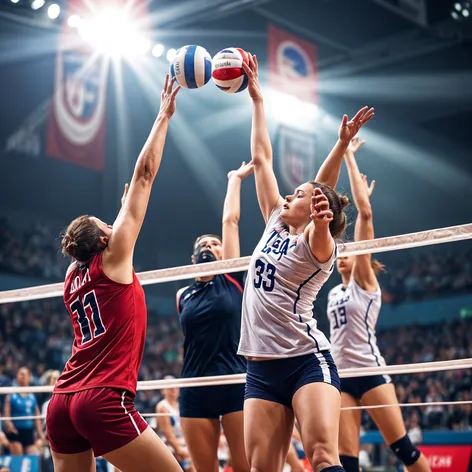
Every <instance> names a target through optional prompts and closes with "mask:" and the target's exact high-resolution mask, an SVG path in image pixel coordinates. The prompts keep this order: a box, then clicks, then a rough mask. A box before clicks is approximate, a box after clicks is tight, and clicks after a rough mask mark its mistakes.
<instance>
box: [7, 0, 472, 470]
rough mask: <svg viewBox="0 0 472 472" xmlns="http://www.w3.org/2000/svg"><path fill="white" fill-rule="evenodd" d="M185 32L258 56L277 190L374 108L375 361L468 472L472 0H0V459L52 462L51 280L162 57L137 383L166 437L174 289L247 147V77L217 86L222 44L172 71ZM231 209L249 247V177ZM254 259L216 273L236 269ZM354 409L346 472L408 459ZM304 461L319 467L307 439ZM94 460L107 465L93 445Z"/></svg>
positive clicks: (64, 341) (446, 465)
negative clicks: (164, 120)
mask: <svg viewBox="0 0 472 472" xmlns="http://www.w3.org/2000/svg"><path fill="white" fill-rule="evenodd" d="M187 45H198V46H201V47H202V48H204V49H205V50H206V52H207V53H208V54H209V56H210V59H209V60H210V62H211V58H214V57H215V56H216V55H217V54H218V52H219V51H223V55H221V56H220V55H219V56H218V57H222V58H223V59H224V58H225V57H226V56H224V51H225V50H227V51H230V52H231V51H242V53H241V54H243V53H244V51H246V52H249V53H250V54H252V55H253V56H256V57H257V62H258V64H259V79H260V83H261V88H262V92H263V94H264V105H265V112H266V117H267V124H268V128H269V134H270V138H271V142H272V146H273V166H274V171H275V174H276V176H277V179H278V182H279V189H280V193H281V195H282V196H285V195H286V194H291V193H292V192H293V189H294V188H295V187H296V186H297V185H300V184H301V183H303V182H306V181H309V180H311V179H314V178H315V175H316V173H317V171H318V169H319V168H320V166H321V164H322V163H323V161H324V159H325V157H326V156H327V155H328V154H329V152H330V150H331V148H332V146H333V145H334V144H335V143H336V140H337V136H338V128H339V124H340V123H341V120H342V117H343V115H344V114H346V115H348V116H349V117H350V118H351V117H353V116H354V115H355V114H356V112H357V110H359V109H361V108H362V107H364V106H368V107H374V108H375V117H374V118H373V119H372V120H371V121H369V123H368V125H366V126H365V127H363V128H362V129H361V130H360V132H359V137H360V139H362V140H365V145H364V146H363V148H362V150H360V151H359V153H358V154H357V153H356V159H357V158H358V159H357V162H358V165H359V168H360V171H361V172H362V173H363V174H366V175H367V177H368V179H369V181H370V180H375V182H376V184H375V191H374V192H373V194H372V197H371V206H372V215H373V222H374V226H375V238H376V239H375V240H374V243H378V244H376V245H372V244H371V245H370V246H368V251H367V252H372V253H373V254H374V255H375V258H376V259H379V260H380V261H381V262H382V263H383V264H384V265H385V271H384V272H382V273H381V274H380V275H379V278H378V280H379V284H380V287H381V290H382V308H381V310H380V315H379V319H378V322H377V344H378V347H379V349H380V352H381V353H382V355H383V356H384V358H385V362H386V365H387V366H388V368H387V367H379V368H380V369H384V370H385V369H387V370H385V371H382V372H380V373H381V374H382V375H383V374H389V373H390V375H391V377H392V379H393V383H394V385H395V390H396V395H397V398H398V402H399V403H400V404H401V413H402V416H403V420H404V423H405V426H406V429H407V431H408V434H409V437H410V439H411V442H412V443H413V444H414V445H415V447H418V448H419V450H421V451H422V453H423V454H424V456H425V457H426V458H427V460H428V462H429V465H430V470H431V471H433V472H439V471H441V472H445V471H453V472H470V471H472V371H471V370H470V369H471V367H472V334H471V333H472V245H471V243H470V239H471V238H472V205H471V189H472V154H471V148H472V133H471V123H472V2H469V1H467V0H291V1H286V0H181V1H175V0H96V1H95V0H94V1H85V0H0V179H1V184H0V423H1V429H0V439H1V442H0V472H8V471H10V472H23V471H26V470H27V471H30V472H40V471H42V472H49V471H53V470H54V468H53V463H52V459H51V451H50V449H49V445H48V438H47V435H46V427H45V419H44V415H45V413H46V411H45V409H42V406H43V405H44V403H45V402H47V401H48V400H49V399H50V398H51V391H52V385H53V384H54V381H55V379H56V378H57V377H56V374H57V375H58V374H59V373H60V372H62V370H63V369H64V366H65V364H66V363H67V361H68V359H69V357H70V355H71V346H72V343H73V336H74V334H73V330H72V325H71V322H70V318H69V315H68V313H67V310H66V309H65V307H64V302H63V300H62V292H61V287H62V286H61V285H58V284H61V283H62V282H63V281H64V277H65V274H66V270H67V268H68V266H69V264H70V258H68V257H65V256H64V255H63V254H62V253H61V234H62V231H63V230H64V228H66V227H67V225H68V224H69V223H70V222H71V221H72V220H73V219H74V218H76V217H77V216H79V215H95V216H97V217H98V218H100V219H101V220H102V221H104V222H107V223H109V224H110V225H111V224H113V221H114V220H115V218H116V215H117V214H118V212H119V211H120V207H121V198H122V195H123V187H124V185H125V183H127V182H130V179H131V176H132V174H133V169H134V167H135V163H136V160H137V158H138V156H139V154H140V151H141V148H142V147H143V144H144V143H145V142H146V139H147V136H148V135H149V132H150V130H151V128H152V126H153V123H154V120H155V119H156V116H157V114H158V112H159V107H160V101H161V90H162V87H163V84H164V80H165V75H166V73H168V72H169V71H170V70H171V69H172V74H175V75H177V82H178V83H180V84H181V85H182V89H181V90H180V91H179V93H178V96H177V98H176V108H177V109H176V112H175V116H173V117H172V119H171V120H170V123H169V130H168V136H167V139H166V143H165V149H164V153H163V157H162V163H161V165H160V168H159V172H158V175H157V177H156V179H155V183H154V185H153V190H152V194H151V198H150V201H149V206H148V209H147V213H146V218H145V221H144V224H143V226H142V229H141V232H140V237H139V239H138V241H137V243H136V248H135V251H134V269H135V271H136V273H138V274H139V273H142V272H146V275H145V278H144V279H143V280H145V282H144V283H145V286H144V289H145V294H146V303H147V309H148V325H147V334H146V342H145V347H144V357H143V361H142V364H141V368H140V371H139V379H138V380H139V381H140V382H142V381H144V382H151V383H150V384H146V385H148V386H149V385H150V386H151V387H149V389H141V388H139V385H145V384H138V392H137V395H136V399H135V404H136V409H137V410H138V411H139V412H140V413H141V414H142V415H143V416H144V417H145V419H147V421H148V422H149V424H150V426H151V427H152V428H153V429H155V431H156V432H157V433H158V434H159V435H161V436H162V434H163V433H162V431H161V430H160V428H159V425H158V419H159V416H156V413H157V409H156V406H157V404H158V403H159V402H160V401H161V400H162V398H163V397H162V392H161V389H162V388H164V387H169V386H170V387H172V386H179V385H184V384H180V383H179V378H180V377H181V370H182V359H183V346H184V336H183V334H182V329H181V326H180V321H179V313H178V310H177V309H176V292H178V290H179V289H180V288H182V287H185V286H188V285H190V284H191V283H192V280H193V278H194V277H196V276H198V275H199V274H200V272H198V270H199V268H201V267H203V269H201V270H202V271H203V272H204V274H206V275H208V273H209V272H208V270H207V269H205V268H204V266H202V265H199V266H197V270H196V271H195V270H194V269H192V268H191V267H186V268H182V267H183V266H192V262H193V259H192V254H194V249H195V248H194V242H195V240H196V238H197V237H198V236H200V235H205V234H207V235H208V234H209V235H213V234H216V235H221V232H222V212H223V202H224V201H225V195H226V190H227V185H228V176H227V175H228V173H229V172H230V171H232V170H235V169H238V168H239V167H240V165H241V162H242V161H245V162H249V161H251V117H252V107H251V100H250V97H249V96H248V91H247V90H246V89H245V85H246V82H247V80H246V79H247V77H245V72H244V70H243V69H242V68H241V65H239V68H238V71H239V72H238V73H239V76H241V82H238V84H237V86H236V89H234V87H233V86H231V89H228V90H226V92H233V91H236V92H238V93H225V90H224V89H225V87H224V86H223V85H222V84H223V83H224V79H223V80H222V81H220V82H219V85H218V86H216V84H215V82H217V78H218V77H216V75H215V74H216V72H218V71H217V69H218V67H220V66H221V67H224V66H222V64H223V62H220V63H218V64H217V63H216V62H215V60H216V58H215V60H213V77H212V78H210V76H209V75H208V74H206V75H208V77H207V76H206V75H205V74H204V75H205V77H204V82H201V80H200V82H199V81H198V78H195V77H193V78H192V79H191V80H190V79H189V77H188V76H186V77H185V78H183V79H181V80H180V81H179V77H180V76H179V70H174V69H173V66H176V68H178V66H177V65H176V64H178V61H176V60H175V59H176V58H178V57H179V54H182V51H183V53H184V54H187V53H186V50H185V49H182V48H183V47H184V46H187ZM234 48H236V49H234ZM238 48H239V49H238ZM195 54H197V53H195ZM235 54H236V53H235ZM237 54H239V53H237ZM244 54H245V53H244ZM244 54H243V56H244ZM243 56H241V57H243ZM196 57H197V56H196V55H195V58H196ZM187 58H188V54H187V55H186V56H185V60H183V62H182V63H185V61H187ZM196 60H197V59H195V61H196ZM215 64H216V66H215ZM171 66H172V67H171ZM210 67H211V63H210ZM234 70H236V69H234ZM215 71H216V72H215ZM209 72H211V70H209ZM184 75H185V74H184ZM202 77H203V76H202ZM215 77H216V78H215ZM208 79H209V80H208ZM185 80H186V81H187V83H184V82H185ZM202 80H203V79H202ZM245 81H246V82H245ZM206 82H207V83H206ZM240 84H242V85H241V86H240ZM220 89H221V90H220ZM239 89H241V90H239ZM337 191H338V192H340V193H342V194H344V195H347V196H348V197H349V199H350V202H351V204H350V205H349V206H348V207H347V208H346V212H347V217H348V225H347V231H346V234H345V235H344V236H343V238H342V240H341V241H338V250H339V251H340V254H342V251H346V252H349V251H350V250H355V249H357V246H355V244H357V243H353V242H354V236H355V234H354V233H355V230H354V228H355V221H356V215H357V212H356V207H355V205H354V204H353V198H352V193H351V187H350V181H349V176H348V173H347V170H346V166H345V165H344V164H343V167H342V169H341V175H340V178H339V182H338V184H337ZM240 213H241V216H240V220H239V237H240V247H241V251H240V254H241V256H250V255H251V254H252V253H253V250H254V248H255V247H256V245H257V244H258V241H259V237H260V235H261V234H262V233H263V231H264V227H265V223H264V219H263V218H262V216H261V213H260V211H259V208H258V204H257V196H256V190H255V185H254V178H253V177H252V176H249V177H248V178H247V179H246V181H245V182H244V183H243V184H242V186H241V204H240ZM441 228H446V229H444V230H440V229H441ZM436 230H438V231H436ZM371 243H372V242H371ZM352 244H354V246H353V245H352ZM232 262H234V261H232ZM248 263H249V259H244V258H243V259H240V260H238V261H236V263H235V264H233V265H231V266H227V267H226V266H225V267H226V269H228V270H227V272H228V273H229V275H231V273H232V272H236V271H242V270H243V271H244V270H246V269H247V267H248ZM215 264H217V266H218V267H219V268H221V267H223V266H222V265H221V264H220V265H218V264H219V263H215ZM217 266H214V267H215V268H217ZM176 267H178V269H175V268H176ZM161 269H170V270H168V271H167V270H166V271H161ZM205 270H207V272H205ZM223 272H224V271H221V269H220V272H219V273H220V274H221V273H223ZM210 273H211V271H210ZM200 275H201V274H200ZM340 283H341V278H340V276H339V274H338V273H337V271H336V269H334V272H333V274H332V275H331V276H330V278H329V280H328V281H327V282H326V283H325V285H324V286H323V288H322V289H321V291H320V293H319V294H318V297H317V299H316V302H315V304H314V307H313V316H314V317H315V318H316V320H317V322H318V327H319V328H320V329H321V331H323V332H324V334H326V335H327V336H328V335H329V332H330V325H329V321H328V318H327V316H326V306H327V303H328V293H329V291H330V290H331V289H332V288H333V287H334V286H336V285H338V284H340ZM51 284H54V285H51ZM49 285H51V286H49ZM32 287H34V289H33V290H29V289H30V288H32ZM23 289H25V290H23ZM366 320H367V317H366ZM366 323H367V321H366ZM445 361H446V363H445V364H444V362H445ZM422 363H428V364H427V366H428V367H427V368H422V367H421V364H422ZM379 366H380V364H379ZM395 366H401V367H399V368H398V369H397V371H398V372H397V371H395V370H391V371H389V370H388V369H389V368H390V367H392V368H393V369H395ZM25 368H26V369H25ZM56 371H57V372H56ZM237 375H239V377H240V378H241V380H240V382H244V379H243V378H242V377H243V376H242V375H240V374H237ZM361 375H362V374H361ZM166 376H172V377H168V380H165V381H164V383H162V382H161V383H159V381H161V380H162V379H164V377H166ZM173 377H174V378H175V380H173ZM342 378H343V372H342V369H341V384H342ZM25 379H26V380H25ZM51 379H52V380H51ZM169 379H170V380H169ZM185 380H188V379H185ZM155 381H157V382H155ZM154 382H155V383H154ZM165 382H167V383H165ZM222 382H223V383H224V380H222ZM19 386H27V387H31V388H32V389H33V392H34V393H33V396H34V398H35V402H36V405H37V407H38V410H37V412H33V414H32V415H31V416H34V417H35V418H37V419H33V421H32V422H31V426H30V428H31V429H32V431H33V432H32V434H33V435H34V443H33V444H32V445H30V446H32V447H30V448H29V450H28V451H27V450H26V449H27V448H24V450H22V452H21V453H19V454H18V453H16V452H15V449H14V448H12V444H11V443H12V435H11V434H12V430H13V429H14V427H13V429H12V424H15V423H14V422H13V423H12V419H10V415H12V411H11V407H10V406H9V404H7V403H8V402H10V401H11V398H12V395H18V393H15V392H16V391H17V390H15V389H17V388H18V387H19ZM35 388H36V390H34V389H35ZM6 399H7V401H5V400H6ZM410 404H411V405H410ZM37 413H39V415H40V416H35V415H37ZM361 415H362V426H361V432H360V451H359V467H360V468H361V469H360V470H362V471H363V472H369V471H376V472H387V471H403V470H407V469H406V468H405V469H404V468H403V465H402V464H401V462H400V461H399V460H398V458H397V457H396V456H395V455H394V454H393V453H392V451H391V450H390V448H389V447H388V446H387V445H385V444H384V440H383V439H382V436H381V434H380V433H379V431H378V430H377V426H376V424H375V423H374V421H373V420H372V419H371V416H369V415H368V414H367V412H366V411H362V413H361ZM17 416H21V415H17ZM5 418H9V419H5ZM17 421H22V420H17ZM261 434H262V432H261ZM220 446H221V447H220V448H219V452H218V458H219V464H220V470H221V471H223V470H224V471H226V472H229V471H231V470H233V468H232V465H231V458H230V457H229V453H228V450H227V446H225V440H224V436H223V435H222V438H221V444H220ZM27 452H29V454H28V453H27ZM298 455H299V457H300V464H303V465H302V467H303V468H304V469H303V470H307V471H308V470H312V469H311V467H310V461H309V460H306V459H304V453H303V448H301V450H299V451H298ZM96 467H97V470H103V471H105V470H109V471H111V472H112V471H114V470H115V468H114V467H113V466H112V465H111V464H107V463H106V461H105V460H103V459H97V465H96ZM182 467H184V466H182ZM116 470H118V469H116ZM163 470H164V469H163ZM186 470H196V469H186ZM254 470H256V469H254ZM289 470H292V469H291V466H290V465H285V466H284V471H287V472H288V471H289ZM333 470H336V471H337V470H338V469H333ZM339 470H341V469H339ZM342 470H344V469H342ZM410 470H413V469H410ZM417 470H419V469H417ZM209 472H213V471H209ZM235 472H237V471H235Z"/></svg>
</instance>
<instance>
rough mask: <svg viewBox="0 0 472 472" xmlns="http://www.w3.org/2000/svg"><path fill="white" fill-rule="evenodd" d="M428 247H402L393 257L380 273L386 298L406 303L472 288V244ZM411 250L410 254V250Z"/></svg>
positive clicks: (466, 291) (384, 299)
mask: <svg viewBox="0 0 472 472" xmlns="http://www.w3.org/2000/svg"><path fill="white" fill-rule="evenodd" d="M438 248H441V249H435V250H432V249H431V250H428V251H426V252H425V251H424V250H423V251H415V252H412V251H403V252H405V254H402V251H400V252H399V253H398V254H397V253H395V258H393V257H389V258H388V260H389V261H393V262H389V263H387V271H386V272H385V273H384V274H382V275H381V276H380V284H381V286H382V289H383V301H384V302H387V303H395V304H399V303H403V302H409V301H417V300H430V299H432V298H436V297H438V296H444V295H446V296H447V295H459V294H464V293H471V292H472V245H471V244H468V243H463V244H458V243H455V245H453V246H450V245H449V246H438ZM407 252H408V254H407Z"/></svg>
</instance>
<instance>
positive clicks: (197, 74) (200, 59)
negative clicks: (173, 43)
mask: <svg viewBox="0 0 472 472" xmlns="http://www.w3.org/2000/svg"><path fill="white" fill-rule="evenodd" d="M170 75H171V76H172V77H175V78H176V79H177V82H178V83H179V84H180V85H181V86H182V87H185V88H189V89H194V88H199V87H203V86H204V85H205V84H206V83H207V82H208V81H209V80H210V77H211V56H210V54H209V53H208V51H207V50H206V49H205V48H202V47H201V46H195V45H189V46H183V47H181V48H180V49H179V50H178V51H177V52H176V53H175V57H174V60H173V61H172V62H171V64H170Z"/></svg>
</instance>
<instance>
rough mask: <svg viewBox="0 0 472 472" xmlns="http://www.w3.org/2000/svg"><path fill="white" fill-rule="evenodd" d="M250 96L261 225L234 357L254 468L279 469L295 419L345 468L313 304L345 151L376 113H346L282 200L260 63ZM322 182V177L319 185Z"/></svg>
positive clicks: (310, 449)
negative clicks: (307, 173)
mask: <svg viewBox="0 0 472 472" xmlns="http://www.w3.org/2000/svg"><path fill="white" fill-rule="evenodd" d="M243 68H244V70H245V72H246V74H247V77H248V92H249V95H250V96H251V98H252V100H253V124H252V137H251V152H252V162H253V163H254V173H255V180H256V190H257V197H258V201H259V206H260V209H261V212H262V215H263V216H264V220H265V222H266V224H267V227H266V230H265V231H264V234H263V235H262V239H261V241H260V242H259V244H258V245H257V247H256V249H255V251H254V254H253V256H252V258H251V262H250V267H249V272H248V277H247V279H246V287H245V290H244V297H243V305H242V322H241V340H240V345H239V353H240V354H242V355H244V356H246V357H247V358H248V365H247V376H246V395H245V398H246V400H245V403H244V439H245V446H246V455H247V459H248V461H249V465H250V468H251V470H260V471H269V470H270V471H272V470H282V467H283V464H284V461H285V457H286V455H287V452H288V449H289V445H290V439H291V436H292V432H293V423H294V417H296V418H297V420H298V423H299V425H300V429H301V436H302V438H303V445H304V449H305V451H306V454H307V456H308V457H309V458H310V460H311V464H312V466H313V470H316V471H317V472H342V471H343V469H342V467H341V465H340V463H339V455H338V447H337V440H338V420H339V412H340V410H339V408H340V395H339V386H340V382H339V376H338V374H337V370H336V366H335V364H334V362H333V360H332V357H331V354H330V352H329V347H330V346H329V343H328V340H327V339H326V337H325V336H324V335H323V334H322V333H321V332H320V331H319V330H318V329H317V326H316V320H314V319H313V313H312V306H313V301H314V300H315V298H316V295H317V293H318V291H319V289H320V288H321V287H322V286H323V284H324V283H325V282H326V280H327V279H328V277H329V276H330V274H331V271H332V270H333V263H334V260H335V257H336V244H335V240H336V239H337V238H338V237H340V236H341V235H342V234H343V232H344V229H345V227H346V216H345V214H344V211H343V208H344V206H345V205H346V203H347V198H346V197H341V196H339V195H338V194H337V193H336V192H335V191H334V190H333V189H334V188H335V186H336V182H337V180H338V177H339V171H340V167H341V163H342V156H343V154H344V152H345V150H346V149H347V146H348V145H349V142H350V140H351V138H353V137H354V136H355V135H356V134H357V132H358V130H359V128H360V127H361V126H362V125H363V124H364V123H366V122H367V121H368V120H369V119H370V118H371V117H372V116H373V110H372V109H371V110H369V111H368V110H367V107H365V108H363V109H362V110H360V111H359V112H358V113H357V115H356V116H355V117H354V119H353V120H351V121H348V117H347V116H346V115H344V117H343V120H342V124H341V128H340V131H339V140H338V142H337V144H336V146H335V147H334V149H333V151H332V152H331V153H330V155H329V156H328V158H327V159H326V160H325V162H324V163H323V165H322V166H321V168H320V170H319V172H318V175H317V176H316V180H315V181H310V182H305V183H304V184H302V185H300V186H299V187H297V188H296V190H295V192H294V193H293V194H292V195H289V196H287V197H286V198H285V199H283V198H282V197H281V196H280V192H279V188H278V184H277V180H276V177H275V174H274V170H273V166H272V146H271V143H270V139H269V134H268V131H267V125H266V122H265V116H264V106H263V99H262V94H261V91H260V88H259V81H258V68H257V60H256V59H255V58H254V57H253V56H251V55H249V65H246V64H245V63H243ZM320 182H321V183H320Z"/></svg>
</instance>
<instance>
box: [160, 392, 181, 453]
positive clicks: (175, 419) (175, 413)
mask: <svg viewBox="0 0 472 472" xmlns="http://www.w3.org/2000/svg"><path fill="white" fill-rule="evenodd" d="M159 405H162V406H163V407H164V408H165V409H166V410H167V411H168V412H169V414H170V424H171V425H172V430H173V432H174V436H175V437H176V438H177V440H178V441H179V443H180V444H181V445H182V446H184V445H185V440H184V435H183V433H182V427H181V426H180V411H179V407H178V406H177V408H174V407H173V406H172V405H171V404H170V403H169V402H168V401H167V400H165V399H164V400H161V401H160V402H159ZM164 442H165V443H166V444H167V442H166V440H165V438H164Z"/></svg>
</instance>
